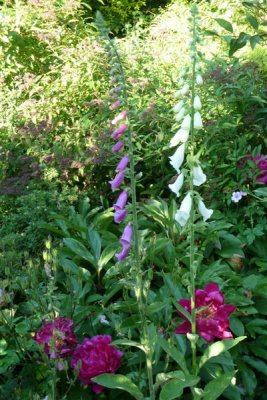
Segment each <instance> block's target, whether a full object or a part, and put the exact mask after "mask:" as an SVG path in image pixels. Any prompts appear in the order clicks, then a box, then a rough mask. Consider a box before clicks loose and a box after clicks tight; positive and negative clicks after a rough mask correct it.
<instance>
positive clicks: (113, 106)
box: [109, 100, 121, 110]
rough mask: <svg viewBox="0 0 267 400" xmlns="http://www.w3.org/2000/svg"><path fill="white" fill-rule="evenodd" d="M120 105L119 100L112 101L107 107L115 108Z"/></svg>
mask: <svg viewBox="0 0 267 400" xmlns="http://www.w3.org/2000/svg"><path fill="white" fill-rule="evenodd" d="M120 105H121V102H120V100H117V101H114V103H112V104H111V105H110V106H109V109H110V110H116V109H117V108H119V107H120Z"/></svg>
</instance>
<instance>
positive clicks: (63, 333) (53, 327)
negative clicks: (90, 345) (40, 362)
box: [34, 317, 78, 358]
mask: <svg viewBox="0 0 267 400" xmlns="http://www.w3.org/2000/svg"><path fill="white" fill-rule="evenodd" d="M34 340H36V342H37V343H38V344H40V345H44V351H45V352H46V353H47V354H49V356H50V358H64V357H68V356H71V355H72V353H73V351H74V349H75V347H76V346H77V343H78V341H77V339H76V336H75V334H74V332H73V321H72V320H71V319H68V318H65V317H59V318H56V319H55V320H54V321H52V322H48V321H45V322H44V323H43V326H42V328H41V329H40V330H39V332H37V333H36V334H35V337H34Z"/></svg>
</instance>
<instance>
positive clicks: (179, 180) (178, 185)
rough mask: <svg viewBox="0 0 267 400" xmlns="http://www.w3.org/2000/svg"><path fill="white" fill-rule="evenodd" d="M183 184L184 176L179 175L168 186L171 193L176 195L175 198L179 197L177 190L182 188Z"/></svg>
mask: <svg viewBox="0 0 267 400" xmlns="http://www.w3.org/2000/svg"><path fill="white" fill-rule="evenodd" d="M183 183H184V174H183V173H181V174H180V175H179V176H178V178H177V179H176V181H175V182H174V183H171V184H169V188H170V189H171V191H172V192H173V193H175V194H176V196H177V197H179V196H180V193H179V190H180V189H181V187H182V186H183Z"/></svg>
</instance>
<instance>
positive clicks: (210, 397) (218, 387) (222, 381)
mask: <svg viewBox="0 0 267 400" xmlns="http://www.w3.org/2000/svg"><path fill="white" fill-rule="evenodd" d="M234 376H235V371H230V372H226V373H224V374H223V375H221V376H219V377H218V378H215V379H213V380H212V381H211V382H209V383H208V384H207V385H206V386H205V390H204V397H203V399H204V400H216V399H218V397H219V396H220V395H221V394H222V393H223V392H224V390H225V389H226V388H227V387H228V386H229V385H230V384H231V380H232V379H233V377H234Z"/></svg>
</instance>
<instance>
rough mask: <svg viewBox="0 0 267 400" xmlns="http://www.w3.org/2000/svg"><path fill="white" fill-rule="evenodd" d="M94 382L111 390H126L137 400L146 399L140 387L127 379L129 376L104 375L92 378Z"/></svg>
mask: <svg viewBox="0 0 267 400" xmlns="http://www.w3.org/2000/svg"><path fill="white" fill-rule="evenodd" d="M92 381H93V382H95V383H97V384H98V385H101V386H105V387H107V388H109V389H121V390H125V391H126V392H128V393H130V395H131V396H133V397H134V398H135V399H136V400H143V399H144V396H143V394H142V393H141V392H140V390H139V389H138V387H137V386H136V385H135V384H134V383H133V382H132V381H131V379H129V378H127V376H124V375H119V374H102V375H98V376H96V377H95V378H92Z"/></svg>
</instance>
